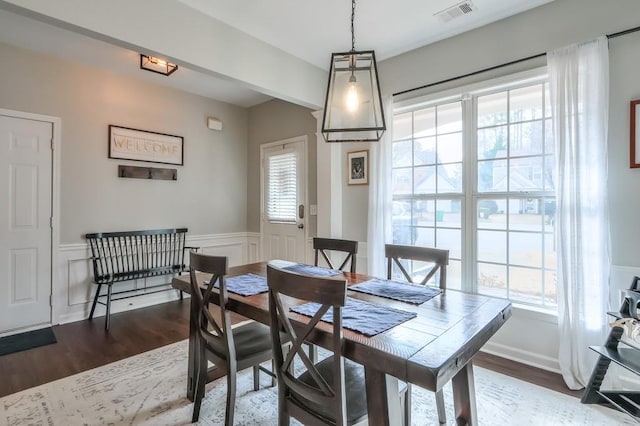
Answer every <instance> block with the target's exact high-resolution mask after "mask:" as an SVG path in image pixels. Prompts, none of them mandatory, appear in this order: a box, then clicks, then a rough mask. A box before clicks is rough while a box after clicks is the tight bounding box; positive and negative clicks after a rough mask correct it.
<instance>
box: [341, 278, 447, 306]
mask: <svg viewBox="0 0 640 426" xmlns="http://www.w3.org/2000/svg"><path fill="white" fill-rule="evenodd" d="M349 290H353V291H358V292H360V293H367V294H372V295H374V296H380V297H386V298H387V299H393V300H399V301H401V302H407V303H413V304H414V305H420V304H422V303H424V302H426V301H427V300H429V299H431V298H433V297H436V296H437V295H439V294H440V293H441V292H442V290H440V289H439V288H433V287H426V286H422V285H421V286H418V285H414V284H409V283H403V282H398V281H391V280H381V279H379V278H373V279H370V280H369V281H365V282H362V283H359V284H356V285H352V286H351V287H349Z"/></svg>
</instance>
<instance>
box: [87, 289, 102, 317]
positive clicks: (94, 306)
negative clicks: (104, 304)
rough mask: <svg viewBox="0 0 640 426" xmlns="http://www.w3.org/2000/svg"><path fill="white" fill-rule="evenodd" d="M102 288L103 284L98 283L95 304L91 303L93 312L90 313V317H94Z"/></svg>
mask: <svg viewBox="0 0 640 426" xmlns="http://www.w3.org/2000/svg"><path fill="white" fill-rule="evenodd" d="M101 288H102V284H98V289H97V290H96V295H95V297H94V298H93V305H91V313H90V314H89V319H93V312H94V311H95V310H96V303H98V297H100V289H101Z"/></svg>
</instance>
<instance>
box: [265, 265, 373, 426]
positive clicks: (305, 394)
mask: <svg viewBox="0 0 640 426" xmlns="http://www.w3.org/2000/svg"><path fill="white" fill-rule="evenodd" d="M267 281H268V283H269V312H270V317H271V326H272V327H271V330H272V331H271V338H272V341H273V353H274V359H275V369H276V374H277V377H278V425H280V426H284V425H288V424H289V422H290V417H294V418H296V419H297V420H299V421H300V422H301V423H303V424H305V425H351V424H354V423H357V422H360V421H363V420H364V419H365V418H366V415H367V398H366V390H365V377H364V368H363V367H362V366H361V365H359V364H356V363H354V362H352V361H349V360H345V359H344V358H343V357H342V356H341V351H342V345H343V336H342V307H343V306H344V305H345V303H346V294H347V281H346V279H344V278H321V277H310V276H303V275H298V274H295V273H292V272H288V271H285V270H282V269H278V268H275V267H272V266H267ZM282 295H285V296H290V297H294V298H297V299H303V300H309V301H313V302H316V303H319V304H320V305H321V307H320V309H319V310H318V312H317V313H316V314H315V315H314V316H313V318H312V319H311V320H310V321H309V323H308V324H307V325H306V326H304V328H302V327H300V328H296V329H294V327H293V326H292V324H291V322H290V320H289V307H288V306H286V305H285V304H284V303H283V298H282ZM329 308H333V325H332V328H333V337H332V339H331V347H330V348H329V349H330V351H331V352H332V355H331V356H329V357H328V358H325V359H324V360H322V361H321V362H319V363H317V364H314V363H313V362H311V360H310V359H309V357H308V356H307V354H306V353H305V351H304V350H303V349H302V345H303V343H304V340H305V339H306V338H307V336H309V334H310V333H311V332H312V331H313V330H314V328H315V327H316V325H317V323H318V321H320V318H321V317H322V315H324V314H325V313H326V312H327V311H328V310H329ZM279 330H283V331H284V333H283V334H285V335H286V336H288V337H289V338H290V339H291V343H292V347H291V350H290V351H289V352H288V354H285V353H284V351H283V350H282V349H280V348H281V347H282V343H283V342H282V340H281V333H280V332H279ZM296 355H298V357H299V358H300V359H301V360H302V363H303V364H304V366H305V368H306V371H305V372H304V373H302V374H301V375H299V376H296V375H295V374H294V373H293V361H294V358H295V356H296Z"/></svg>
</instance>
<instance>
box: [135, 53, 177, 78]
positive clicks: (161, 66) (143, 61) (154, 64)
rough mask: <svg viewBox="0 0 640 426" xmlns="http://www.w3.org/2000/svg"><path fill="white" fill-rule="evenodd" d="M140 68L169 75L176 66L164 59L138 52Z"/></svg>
mask: <svg viewBox="0 0 640 426" xmlns="http://www.w3.org/2000/svg"><path fill="white" fill-rule="evenodd" d="M140 69H143V70H147V71H151V72H157V73H158V74H162V75H171V74H173V73H174V72H175V71H176V70H177V69H178V66H177V65H176V64H172V63H171V62H167V61H165V60H164V59H160V58H156V57H154V56H148V55H143V54H140Z"/></svg>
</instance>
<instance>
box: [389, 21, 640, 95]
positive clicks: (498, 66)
mask: <svg viewBox="0 0 640 426" xmlns="http://www.w3.org/2000/svg"><path fill="white" fill-rule="evenodd" d="M637 31H640V26H637V27H634V28H629V29H628V30H623V31H618V32H617V33H613V34H607V38H608V39H612V38H616V37H620V36H623V35H627V34H631V33H635V32H637ZM543 56H547V54H546V53H538V54H537V55H531V56H527V57H526V58H521V59H516V60H514V61H510V62H505V63H504V64H500V65H494V66H492V67H489V68H484V69H481V70H478V71H473V72H470V73H467V74H463V75H459V76H457V77H451V78H447V79H445V80H440V81H436V82H435V83H429V84H425V85H423V86H419V87H414V88H413V89H407V90H403V91H401V92H396V93H394V94H393V96H399V95H404V94H405V93H410V92H414V91H416V90H421V89H428V88H429V87H433V86H438V85H440V84H445V83H449V82H451V81H455V80H460V79H463V78H467V77H472V76H474V75H478V74H482V73H485V72H488V71H493V70H495V69H498V68H503V67H508V66H509V65H515V64H518V63H520V62H526V61H530V60H532V59H536V58H541V57H543Z"/></svg>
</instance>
